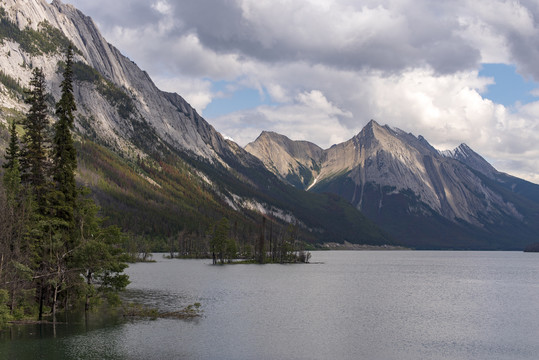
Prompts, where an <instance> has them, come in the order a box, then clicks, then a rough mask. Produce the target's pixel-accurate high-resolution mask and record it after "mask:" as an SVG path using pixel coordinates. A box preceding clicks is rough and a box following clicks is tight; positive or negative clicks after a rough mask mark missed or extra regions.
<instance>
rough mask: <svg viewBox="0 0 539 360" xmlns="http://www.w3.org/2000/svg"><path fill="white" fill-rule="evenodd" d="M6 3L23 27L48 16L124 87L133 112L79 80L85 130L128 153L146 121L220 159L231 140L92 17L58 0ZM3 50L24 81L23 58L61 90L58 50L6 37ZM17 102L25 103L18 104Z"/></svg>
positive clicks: (10, 69)
mask: <svg viewBox="0 0 539 360" xmlns="http://www.w3.org/2000/svg"><path fill="white" fill-rule="evenodd" d="M3 8H4V9H5V12H6V15H7V17H8V18H10V19H11V20H12V21H13V22H15V23H16V24H17V25H18V27H19V28H20V29H21V30H22V29H24V28H26V27H31V28H32V29H34V30H39V29H40V26H42V24H43V23H44V22H47V23H48V24H50V25H51V26H52V27H54V28H57V29H60V30H61V31H62V33H63V34H64V35H65V36H67V38H68V39H69V40H71V42H72V43H73V44H74V45H75V47H76V48H77V50H78V54H77V55H76V57H75V61H80V62H83V63H85V64H87V65H89V66H90V67H92V68H94V69H95V70H97V72H98V73H99V74H101V76H102V77H103V78H104V81H109V82H110V83H108V84H107V83H104V84H105V85H109V86H114V90H115V91H116V92H121V93H123V94H124V97H125V101H127V102H129V103H130V104H132V106H133V108H130V109H129V114H125V113H124V114H121V113H119V111H118V106H116V105H117V104H114V99H111V98H110V96H109V97H107V94H104V92H103V91H99V90H100V89H99V84H96V83H95V82H94V83H92V82H78V83H77V84H76V86H75V95H76V100H77V102H78V103H79V104H81V105H80V106H79V113H78V114H79V119H78V120H79V121H78V122H77V126H78V128H79V130H80V131H81V132H83V133H84V132H85V131H88V126H83V124H82V122H85V123H89V126H90V127H91V128H92V130H93V131H95V133H96V135H97V137H98V138H99V139H100V140H101V141H104V142H105V143H107V144H109V145H111V146H113V147H114V148H116V149H117V150H119V151H122V152H124V153H126V154H128V155H129V154H134V153H139V151H138V150H137V149H136V146H134V144H133V140H132V138H133V137H135V136H137V135H138V134H137V129H136V125H137V124H148V125H150V127H151V129H152V130H153V131H155V133H156V134H157V135H158V137H159V138H160V139H161V140H162V141H164V142H166V143H167V145H170V146H172V147H173V148H175V149H177V150H181V151H185V152H189V153H192V154H194V155H196V156H199V157H202V158H204V159H207V160H210V161H218V162H222V160H221V155H222V152H223V151H226V149H227V148H228V146H227V144H226V142H225V140H224V139H223V138H222V137H221V135H220V134H218V133H217V132H216V131H215V129H213V127H212V126H211V125H209V124H208V123H207V122H206V121H204V120H203V119H202V118H201V117H200V116H199V115H198V114H197V112H196V111H195V110H194V109H193V108H192V107H191V106H190V105H189V104H188V103H187V102H186V101H185V100H184V99H183V98H182V97H181V96H179V95H177V94H169V93H165V92H162V91H160V90H159V89H158V88H157V87H156V86H155V84H154V83H153V82H152V80H151V79H150V78H149V76H148V74H147V73H146V72H144V71H142V70H141V69H140V68H139V67H138V66H137V65H136V64H135V63H133V62H132V61H131V60H129V59H128V58H126V57H125V56H123V55H122V54H121V53H120V52H119V51H118V49H116V48H115V47H114V46H112V45H110V44H109V43H107V41H106V40H105V39H104V38H103V37H102V36H101V34H100V33H99V31H98V30H97V28H96V27H95V24H94V23H93V21H92V19H91V18H89V17H87V16H85V15H84V14H83V13H82V12H80V11H79V10H77V9H76V8H74V7H73V6H71V5H67V4H63V3H62V2H60V1H58V0H55V1H53V2H52V3H51V4H48V3H47V2H46V1H45V0H34V1H24V2H21V1H16V0H6V1H5V2H3ZM1 52H3V53H4V54H7V53H9V54H10V56H2V60H0V65H1V66H2V69H5V70H4V71H5V72H6V73H9V74H11V75H12V76H13V77H14V78H16V79H18V80H19V81H20V83H21V84H23V85H24V84H27V83H28V81H29V79H30V77H31V69H30V67H28V66H25V65H24V64H31V66H32V67H35V66H39V67H43V68H44V72H45V75H46V78H47V81H49V83H50V91H51V93H52V95H53V96H54V97H55V98H57V97H58V96H59V87H58V84H59V81H60V77H59V74H58V65H57V64H58V62H59V61H61V60H62V54H61V52H60V51H57V52H53V53H49V54H29V53H27V52H25V51H24V50H23V49H22V48H21V47H20V46H19V44H17V43H15V42H14V41H10V40H8V41H5V42H4V44H3V45H2V46H1V47H0V53H1ZM110 84H112V85H110ZM77 85H78V86H77ZM6 102H7V101H6ZM10 105H12V106H11V107H14V106H16V105H15V104H10ZM17 106H19V108H22V105H20V104H19V105H17ZM81 119H83V120H81ZM84 120H86V121H84Z"/></svg>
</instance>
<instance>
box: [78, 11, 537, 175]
mask: <svg viewBox="0 0 539 360" xmlns="http://www.w3.org/2000/svg"><path fill="white" fill-rule="evenodd" d="M71 2H72V3H74V4H75V5H76V6H79V7H80V8H81V9H82V10H83V11H85V12H86V13H87V14H88V15H91V16H93V17H94V19H96V20H97V21H98V22H99V24H100V25H101V26H102V29H101V30H102V31H103V33H104V35H105V37H106V38H107V39H108V40H109V41H110V42H111V43H113V44H114V45H115V46H118V47H119V48H120V50H121V51H123V52H124V53H126V54H127V55H128V56H130V57H131V58H132V59H133V60H134V61H136V62H137V63H138V64H139V65H140V66H141V67H142V68H143V69H145V70H147V71H148V72H149V73H150V75H151V76H152V78H154V79H155V80H156V83H157V84H158V85H159V86H160V87H161V88H163V89H165V90H168V91H176V92H178V93H179V94H180V95H182V96H184V97H185V98H186V99H187V101H189V102H190V103H191V104H192V105H194V106H195V107H196V108H197V110H199V111H202V110H203V109H204V108H205V107H206V106H207V104H209V103H210V102H211V100H212V99H213V98H215V97H222V96H224V95H225V94H223V93H214V92H212V90H211V82H212V81H221V80H225V81H228V82H236V83H237V85H238V87H249V88H252V89H256V90H258V91H259V92H260V94H262V96H265V94H267V95H269V96H270V97H271V100H272V101H273V102H274V103H277V104H278V105H275V106H268V105H264V106H260V107H258V108H256V109H252V110H249V111H240V112H236V113H233V114H228V115H226V116H222V117H220V118H217V119H212V124H213V125H215V126H216V128H217V129H218V130H220V131H223V132H224V133H226V134H228V135H230V136H232V137H233V138H234V139H236V140H237V141H238V142H239V143H240V144H245V143H247V142H249V141H252V140H254V139H255V138H256V136H258V134H259V133H260V131H262V130H273V131H277V132H280V133H283V134H285V135H287V136H289V137H291V138H294V139H304V140H310V141H313V142H315V143H318V144H319V145H321V146H323V147H327V146H330V145H331V144H333V143H335V142H340V141H344V140H347V139H349V138H350V137H351V136H353V135H354V134H355V133H357V132H358V131H359V130H361V128H362V127H363V126H364V125H365V124H366V123H367V122H368V121H369V120H370V119H371V118H374V119H376V120H377V121H378V122H380V123H383V124H384V123H388V124H390V125H392V126H395V127H400V128H401V129H403V130H406V131H410V132H413V133H414V134H416V135H418V134H421V135H423V136H425V138H427V140H429V141H430V142H432V143H433V145H435V146H437V147H439V148H450V147H454V146H457V145H458V144H460V143H461V142H466V143H468V144H469V145H470V146H471V147H472V148H474V149H475V150H476V151H478V152H479V153H480V154H482V155H484V156H485V157H486V158H488V159H489V160H490V161H492V162H493V164H494V165H495V166H497V167H499V168H500V170H503V171H507V172H510V173H514V174H519V175H521V176H524V177H526V178H527V179H531V180H535V181H537V180H538V177H539V172H538V171H537V169H538V168H539V164H538V163H537V162H538V160H536V159H539V156H538V155H539V154H537V152H536V150H535V149H537V148H538V146H537V144H538V143H539V142H538V140H539V128H538V126H537V125H536V120H535V119H537V118H539V103H533V104H527V105H524V106H521V105H517V106H516V107H515V108H511V109H506V108H505V107H503V106H502V105H499V104H495V103H493V102H492V101H490V100H487V99H484V98H483V97H482V96H481V94H483V93H484V92H485V88H486V86H487V85H488V84H490V83H491V82H492V79H486V78H481V77H479V76H478V70H479V68H480V63H481V62H500V63H507V64H514V65H515V66H516V69H517V71H518V72H519V73H521V74H523V75H524V76H533V77H534V78H535V80H536V81H537V80H539V62H538V61H537V60H536V59H538V58H539V23H538V22H539V4H538V3H537V1H536V0H520V1H505V0H477V1H468V0H454V1H431V0H382V1H375V0H363V1H353V0H306V1H303V0H302V1H299V0H298V1H292V0H288V1H285V0H272V1H269V0H154V1H146V0H129V1H128V0H117V1H114V2H110V1H105V0H94V1H91V2H89V1H83V0H72V1H71ZM229 90H230V89H229ZM229 90H227V92H229Z"/></svg>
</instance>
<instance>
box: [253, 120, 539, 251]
mask: <svg viewBox="0 0 539 360" xmlns="http://www.w3.org/2000/svg"><path fill="white" fill-rule="evenodd" d="M257 141H259V140H256V141H255V142H254V143H251V144H249V145H248V146H247V147H246V149H248V150H249V149H253V148H257V147H258V145H257V144H256V142H257ZM265 141H266V144H265V146H266V147H272V146H273V147H278V146H282V144H284V143H285V142H283V141H282V139H281V140H280V142H277V141H275V142H273V143H271V138H268V139H265ZM290 141H292V140H290ZM258 148H259V147H258ZM287 151H288V150H287V149H286V147H282V148H281V149H280V150H279V151H274V153H276V152H280V153H286V152H287ZM255 155H256V154H255ZM271 155H272V153H267V154H262V155H259V156H261V160H262V161H263V162H264V163H265V164H267V163H270V162H271V161H273V159H272V158H271ZM296 158H297V156H296ZM283 167H285V166H283ZM315 167H316V168H317V170H316V171H312V172H311V174H310V177H311V178H312V179H313V180H312V182H311V183H310V184H305V186H303V187H302V188H303V189H304V190H308V191H312V192H330V193H335V194H338V195H340V196H341V197H343V198H344V199H346V200H347V201H349V202H350V203H351V204H352V205H354V206H355V207H357V208H358V209H360V210H361V211H362V212H364V213H365V214H366V215H367V216H368V217H369V218H370V219H371V220H373V221H375V222H376V223H377V224H378V225H379V226H381V227H382V228H384V229H392V231H391V232H390V233H391V235H393V236H394V237H395V238H396V239H401V240H402V241H404V242H405V243H406V244H407V245H417V244H418V243H421V244H420V246H425V244H426V243H428V241H423V240H421V241H418V240H417V237H423V238H426V239H430V240H432V241H433V243H436V242H438V243H439V244H440V245H442V244H444V243H445V244H444V246H448V247H452V246H451V240H450V239H448V240H447V242H446V241H444V242H441V243H440V242H439V239H437V237H440V233H439V232H438V231H436V226H431V225H425V222H428V220H429V219H430V220H432V221H431V222H432V224H438V225H439V227H440V228H441V229H442V228H443V229H446V231H448V232H449V233H452V234H454V235H455V237H460V238H463V239H467V241H469V244H470V245H469V246H470V247H474V246H476V245H473V244H479V243H481V246H482V247H485V248H492V247H497V246H501V247H506V246H507V247H513V248H519V247H520V246H522V244H524V243H525V242H531V241H532V240H533V237H534V236H533V233H534V231H535V230H537V226H536V225H535V224H537V223H538V222H539V217H537V209H538V208H539V202H537V199H539V198H538V197H537V196H538V195H539V186H538V185H534V184H531V183H527V182H525V181H524V180H522V179H518V178H515V177H511V176H510V175H507V174H503V173H500V172H498V171H497V170H496V169H494V167H492V166H491V165H490V164H489V163H488V162H487V161H486V160H485V159H484V158H482V157H481V156H480V155H479V154H477V153H476V152H474V151H473V150H472V149H471V148H470V147H469V146H467V145H466V144H461V145H460V146H459V147H457V148H456V149H455V150H453V151H445V152H441V151H438V150H436V149H435V148H434V147H433V146H432V145H430V144H429V143H428V141H427V140H426V139H425V138H424V137H422V136H418V137H416V136H414V135H413V134H410V133H407V132H405V131H402V130H400V129H394V128H391V127H389V126H387V125H385V126H381V125H379V124H378V123H377V122H376V121H374V120H371V121H370V122H369V123H368V124H367V125H366V126H365V127H364V128H363V129H362V130H361V131H360V132H359V133H358V134H357V135H355V136H353V137H352V138H351V139H349V140H348V141H345V142H343V143H340V144H335V145H333V146H331V147H330V148H328V149H326V150H323V153H322V156H321V157H320V162H319V163H317V164H316V166H315ZM269 169H270V168H269ZM270 170H272V171H274V172H275V169H270ZM277 175H278V176H280V178H281V179H282V180H283V181H287V176H288V177H290V175H289V174H284V173H278V174H277ZM294 185H295V186H298V184H297V183H296V184H294ZM517 186H519V189H522V190H521V192H520V193H519V192H518V191H515V190H514V189H515V188H517ZM524 189H525V190H524ZM530 199H532V201H531V202H530V201H528V200H530ZM391 214H393V215H396V214H398V216H399V217H400V218H399V219H395V218H392V216H391ZM396 223H399V224H400V226H394V225H395V224H396ZM414 223H416V224H419V223H421V226H422V227H423V229H421V227H420V228H417V229H413V230H412V229H409V226H410V224H414ZM501 224H502V225H503V224H506V226H505V225H504V226H502V225H501ZM509 224H511V225H509ZM516 224H520V226H521V227H522V229H519V230H522V231H513V230H512V229H511V228H510V227H511V226H516ZM512 232H513V234H512ZM521 234H526V238H525V239H524V238H523V239H518V236H520V235H521ZM489 241H491V242H492V244H491V245H489ZM501 243H503V244H504V245H500V244H501ZM495 244H497V245H495ZM458 247H459V248H466V243H465V242H462V244H461V243H459V245H458Z"/></svg>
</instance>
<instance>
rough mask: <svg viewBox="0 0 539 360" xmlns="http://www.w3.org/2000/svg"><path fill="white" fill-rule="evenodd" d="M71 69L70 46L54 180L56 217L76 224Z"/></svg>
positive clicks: (57, 127)
mask: <svg viewBox="0 0 539 360" xmlns="http://www.w3.org/2000/svg"><path fill="white" fill-rule="evenodd" d="M72 65H73V48H72V47H71V46H69V47H68V49H67V53H66V64H65V68H64V80H63V81H62V83H61V85H60V87H61V93H62V96H61V98H60V100H59V101H58V102H57V103H56V115H57V116H58V121H57V122H56V125H55V133H54V139H53V159H52V160H53V170H52V177H53V180H54V183H55V187H56V190H57V191H58V192H57V196H56V202H57V203H56V204H55V207H56V216H57V217H59V218H60V219H62V220H64V221H66V222H67V223H72V222H73V211H74V210H73V209H74V207H75V202H76V197H77V185H76V183H75V170H76V169H77V153H76V149H75V146H74V144H73V136H72V134H71V132H72V131H73V125H74V112H75V111H76V110H77V107H76V105H75V97H74V96H73V70H72ZM62 197H63V199H62Z"/></svg>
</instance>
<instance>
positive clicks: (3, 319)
mask: <svg viewBox="0 0 539 360" xmlns="http://www.w3.org/2000/svg"><path fill="white" fill-rule="evenodd" d="M8 300H9V292H8V291H7V290H5V289H0V330H1V329H2V328H4V327H5V326H6V325H7V323H8V321H10V320H11V319H12V316H11V312H10V309H9V307H8V306H7V305H6V304H7V302H8Z"/></svg>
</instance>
